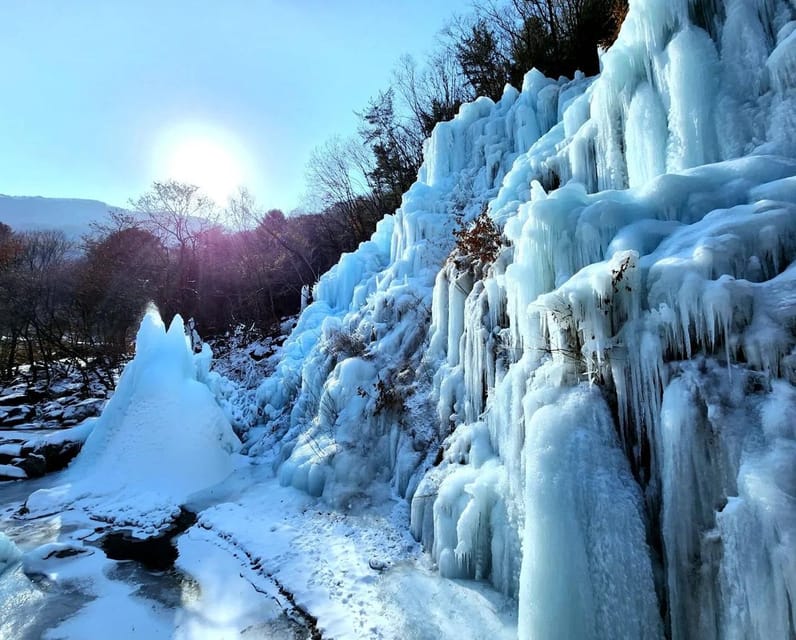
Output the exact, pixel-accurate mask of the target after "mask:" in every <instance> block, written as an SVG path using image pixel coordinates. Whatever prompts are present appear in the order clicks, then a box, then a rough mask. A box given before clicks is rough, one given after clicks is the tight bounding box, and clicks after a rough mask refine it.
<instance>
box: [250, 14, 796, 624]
mask: <svg viewBox="0 0 796 640" xmlns="http://www.w3.org/2000/svg"><path fill="white" fill-rule="evenodd" d="M630 5H631V8H630V12H629V14H628V18H627V20H626V23H625V25H624V27H623V29H622V32H621V35H620V37H619V40H618V41H617V43H616V44H615V45H614V46H613V47H612V48H611V49H610V50H609V51H608V52H607V53H606V54H605V55H604V58H603V72H602V74H601V75H600V76H599V78H597V79H596V80H590V79H584V78H576V79H575V80H574V81H572V82H568V81H565V80H561V81H552V80H549V79H545V78H543V77H542V76H541V75H540V74H538V73H536V72H531V73H529V74H528V75H527V77H526V79H525V83H524V86H523V87H522V91H516V90H514V89H511V88H507V90H506V92H505V94H504V96H503V98H502V99H501V100H500V101H499V102H498V103H496V104H495V103H492V102H491V101H490V100H487V99H483V98H482V99H479V100H477V101H476V102H474V103H473V104H470V105H465V106H464V107H462V109H461V111H460V113H459V115H458V116H457V118H456V119H454V120H453V121H452V122H449V123H444V124H441V125H438V126H437V128H436V129H435V131H434V134H433V136H432V138H431V140H430V141H429V142H428V145H427V148H426V153H425V163H424V165H423V168H422V169H421V172H420V175H419V176H418V181H417V183H416V184H415V185H414V186H413V187H412V188H411V189H410V190H409V192H407V194H406V195H405V196H404V200H403V203H402V206H401V208H400V209H399V210H398V211H397V212H396V214H395V216H392V217H389V218H387V219H386V220H385V221H384V222H383V223H382V224H381V226H380V228H379V230H378V231H377V233H376V234H375V236H374V238H373V240H372V241H371V242H369V243H366V244H364V245H362V246H361V247H360V248H359V250H358V251H356V252H355V253H353V254H350V255H346V256H344V257H343V258H342V259H341V261H340V263H339V264H338V265H337V266H336V267H335V268H334V269H333V270H332V271H330V272H329V273H328V274H326V275H325V276H324V277H323V278H322V279H321V281H320V282H319V284H318V285H317V286H316V289H315V292H314V293H315V295H314V300H315V302H314V303H313V304H312V305H310V306H309V307H308V308H307V310H306V311H305V312H304V313H303V315H302V316H301V318H300V320H299V323H298V325H297V327H296V329H295V330H294V332H293V334H292V335H291V337H290V338H289V339H288V341H287V343H286V344H285V347H284V350H283V359H282V361H281V362H280V363H279V365H278V366H277V369H276V372H275V374H274V375H273V376H272V377H271V378H269V379H267V380H266V381H264V383H263V384H262V385H261V387H260V389H259V390H258V406H259V413H260V414H261V416H262V418H261V420H260V422H261V423H262V426H263V428H260V429H254V430H253V431H252V432H251V433H252V435H251V437H250V438H249V440H248V441H247V442H246V443H245V446H246V448H247V450H248V451H250V452H251V453H252V454H255V455H257V454H262V455H266V454H267V455H269V456H271V455H275V456H276V464H277V466H278V470H279V477H280V479H281V481H282V482H283V484H286V485H292V486H294V487H296V488H298V489H301V490H304V491H307V492H309V493H310V494H312V495H317V496H323V498H324V499H325V500H326V501H327V502H328V503H330V504H332V505H336V506H338V507H342V508H345V507H346V506H348V505H350V504H352V503H356V501H358V500H362V499H367V496H368V495H369V494H370V493H371V492H373V491H375V490H376V487H379V486H382V484H383V483H385V482H387V483H391V485H392V486H393V488H394V489H395V490H396V491H397V492H398V493H399V494H400V495H402V496H405V497H406V498H407V499H408V500H411V503H412V522H411V528H412V532H413V533H414V534H415V536H416V537H417V538H418V539H420V540H421V541H422V542H423V544H424V546H425V548H426V549H427V550H428V551H429V553H430V554H431V556H432V558H433V559H434V561H435V562H436V563H437V565H438V567H439V570H440V572H441V574H442V575H443V576H447V577H452V578H477V579H486V580H489V581H491V582H492V584H494V585H495V586H496V587H497V588H498V589H500V590H502V591H503V592H504V593H506V594H508V595H511V596H513V597H516V601H517V608H518V615H519V635H520V637H523V638H572V637H578V638H607V637H612V638H657V637H661V636H662V635H663V634H664V632H665V631H666V632H668V633H670V634H671V637H673V638H693V637H700V638H719V637H722V638H742V637H743V638H760V639H761V640H762V639H765V638H775V637H777V638H779V637H789V636H791V635H793V634H794V633H795V632H796V620H795V619H794V613H793V610H792V606H791V604H790V603H792V602H793V601H794V599H795V598H796V564H794V558H796V503H795V502H794V500H795V499H794V496H795V495H796V484H794V476H793V473H792V470H793V469H794V468H796V391H795V390H794V383H796V334H795V333H794V331H795V330H796V262H795V259H796V158H795V157H794V156H796V146H795V145H796V116H794V114H796V40H794V33H796V22H794V18H796V15H795V13H796V11H795V10H794V7H793V5H792V4H791V3H788V2H785V1H784V0H727V1H726V2H719V1H712V0H711V1H708V0H690V1H689V0H677V1H674V2H673V1H671V0H636V1H635V2H633V1H631V3H630ZM559 184H560V185H562V186H560V187H559V188H556V187H557V185H559ZM483 210H486V211H487V212H488V214H489V215H490V216H491V217H492V219H493V220H494V221H495V222H496V223H497V224H498V225H500V227H501V229H502V231H503V234H504V238H505V245H506V246H505V247H504V249H503V250H502V252H501V254H500V256H499V257H498V259H497V260H496V261H495V263H494V264H493V265H491V267H490V268H488V269H487V270H486V273H485V274H484V273H481V272H479V270H475V271H474V270H467V269H462V268H459V267H457V265H456V264H455V263H454V262H453V261H450V260H446V257H447V256H448V254H449V252H450V251H451V250H452V249H453V247H454V241H455V239H454V236H453V234H452V231H453V230H454V229H455V228H456V227H457V226H458V225H459V224H460V221H464V223H466V222H467V221H469V220H472V219H474V218H475V217H476V216H477V215H478V214H479V213H480V212H481V211H483ZM264 433H265V434H266V435H263V434H264ZM462 615H466V612H464V611H463V612H462Z"/></svg>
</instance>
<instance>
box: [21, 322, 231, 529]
mask: <svg viewBox="0 0 796 640" xmlns="http://www.w3.org/2000/svg"><path fill="white" fill-rule="evenodd" d="M135 347H136V353H135V358H134V359H133V360H132V361H131V362H130V363H129V364H128V365H127V366H126V367H125V369H124V372H123V373H122V376H121V378H120V379H119V383H118V385H117V388H116V391H115V392H114V394H113V396H112V397H111V399H110V400H109V401H108V404H107V406H106V407H105V409H104V411H103V412H102V415H101V416H100V417H99V418H98V419H97V420H96V423H95V425H94V427H93V429H92V431H91V433H90V435H89V436H88V438H87V439H86V442H85V445H84V446H83V449H82V451H81V452H80V454H79V455H78V456H77V458H75V460H74V461H73V462H72V464H71V465H70V466H69V468H68V469H67V471H66V472H65V476H64V477H63V480H64V483H65V484H63V485H62V486H60V487H57V488H55V489H47V490H40V491H37V492H36V493H34V494H33V495H32V496H31V497H30V498H29V499H28V502H27V506H28V508H29V509H30V510H31V512H33V513H34V514H36V513H41V512H49V511H54V510H57V509H59V508H62V507H63V505H72V504H76V503H77V504H79V505H80V506H81V507H83V508H85V509H87V510H88V511H89V512H90V514H91V515H93V516H97V517H100V518H103V519H105V520H109V521H112V522H116V523H117V524H127V525H131V526H133V527H136V528H137V529H139V530H141V531H142V532H143V533H151V532H153V531H154V530H157V529H159V528H160V527H162V526H164V525H167V524H169V522H170V521H171V519H172V518H173V516H174V515H175V514H176V513H179V507H180V505H181V504H183V503H184V501H185V500H186V498H187V497H188V496H189V495H190V494H191V493H194V492H196V491H199V490H200V489H204V488H206V487H208V486H211V485H213V484H215V483H218V482H220V481H221V480H223V479H224V478H225V477H227V476H228V475H229V474H230V473H231V472H232V470H233V460H232V453H233V452H235V451H237V450H238V449H239V448H240V442H239V441H238V438H237V436H235V434H234V433H233V431H232V427H231V426H230V424H229V422H228V420H227V418H226V417H225V416H224V414H223V412H222V410H221V409H220V408H219V406H218V404H217V403H216V400H215V398H214V396H213V393H211V391H210V389H209V388H208V387H207V385H205V384H204V383H203V382H201V381H200V379H201V378H202V376H203V373H204V372H205V371H206V369H207V367H208V366H209V357H210V355H211V354H210V353H209V349H207V348H205V351H203V353H202V354H200V356H197V357H195V356H194V354H193V352H192V350H191V346H190V340H189V338H188V337H187V336H186V335H185V330H184V326H183V321H182V319H181V318H180V317H179V316H175V317H174V319H173V320H172V322H171V325H170V326H169V329H168V331H167V330H166V327H165V326H164V324H163V321H162V320H161V319H160V315H159V314H158V312H157V310H155V309H151V310H150V311H148V312H147V314H146V315H145V316H144V318H143V320H142V321H141V326H140V328H139V330H138V335H137V337H136V345H135Z"/></svg>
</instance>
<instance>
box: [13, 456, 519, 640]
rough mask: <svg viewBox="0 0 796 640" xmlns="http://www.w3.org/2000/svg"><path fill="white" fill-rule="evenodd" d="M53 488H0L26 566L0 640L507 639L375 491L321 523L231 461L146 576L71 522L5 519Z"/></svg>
mask: <svg viewBox="0 0 796 640" xmlns="http://www.w3.org/2000/svg"><path fill="white" fill-rule="evenodd" d="M58 484H59V475H57V474H56V475H54V476H51V477H49V478H44V479H41V480H34V481H26V482H17V483H5V484H3V485H0V500H2V509H1V510H0V531H3V532H4V533H5V534H7V535H8V536H9V537H10V538H11V539H12V540H14V542H15V543H16V544H17V546H18V547H19V549H20V551H22V552H23V554H24V555H23V559H22V560H21V561H19V562H17V563H16V564H14V565H13V566H11V567H10V568H9V569H8V570H7V571H6V572H4V573H3V574H2V576H0V637H2V638H9V639H12V638H13V639H17V638H18V639H27V638H30V639H33V638H42V637H43V638H81V639H84V638H105V637H114V638H125V637H130V638H133V637H138V638H140V637H146V638H234V637H245V638H280V639H281V638H306V637H324V638H338V639H339V638H362V637H368V638H412V639H419V640H423V639H426V638H428V639H431V638H446V637H447V638H454V637H455V638H478V637H495V638H514V637H516V617H515V615H514V613H513V612H514V610H515V607H516V603H513V602H512V601H510V600H507V599H505V598H503V597H502V596H500V595H498V594H497V593H496V592H494V591H493V590H492V589H491V588H489V587H488V586H486V585H484V584H481V583H477V582H471V581H455V580H446V579H444V578H441V577H439V575H438V574H437V573H436V572H435V571H433V568H432V567H431V566H430V565H429V563H428V559H427V557H426V556H424V555H423V554H422V553H421V552H420V549H419V548H418V546H417V545H416V544H415V542H414V541H413V540H412V538H411V537H410V536H408V534H407V533H406V531H407V525H406V521H408V510H407V506H406V504H405V503H403V502H401V501H396V500H394V499H390V497H389V494H388V492H387V490H386V489H385V495H383V496H379V497H378V498H379V500H378V502H382V501H383V502H384V505H385V506H379V507H374V506H371V505H370V503H369V501H363V502H362V504H360V505H351V508H350V510H349V511H348V512H347V513H342V512H339V511H330V510H328V509H327V508H326V507H324V506H322V504H321V503H318V502H317V501H316V500H315V499H313V498H310V497H308V496H306V495H305V494H302V493H300V492H298V491H296V490H294V489H291V488H285V487H281V486H279V484H278V483H277V482H276V480H275V479H274V478H273V477H272V476H271V475H270V472H268V468H267V465H262V466H258V465H250V464H248V461H246V460H244V459H241V460H240V466H239V467H238V468H237V470H236V471H235V472H234V473H233V475H232V476H231V477H230V478H229V479H227V480H226V481H225V482H223V483H221V484H220V485H217V486H216V487H214V488H212V489H209V490H206V491H203V492H201V493H199V494H196V495H195V496H194V497H193V498H192V499H191V500H190V501H189V506H190V507H191V508H192V509H195V510H197V511H198V512H199V518H198V522H197V524H196V525H195V526H193V527H191V528H190V529H188V531H187V532H186V533H185V534H183V535H182V536H180V537H179V538H178V548H179V551H180V556H179V558H178V560H177V563H176V568H175V569H174V570H170V571H166V572H153V571H149V570H147V569H145V568H144V567H142V566H141V565H140V564H138V563H137V562H133V561H114V560H109V559H107V558H106V557H105V555H104V553H103V552H102V550H101V549H100V548H99V547H97V546H94V545H93V544H92V541H94V542H96V538H97V536H96V534H94V528H95V527H98V526H101V523H97V522H90V521H88V520H87V518H86V516H85V515H84V514H82V513H78V512H76V511H66V512H64V513H60V514H58V515H53V516H46V517H41V518H36V519H24V518H19V517H14V514H15V513H16V512H17V511H18V509H19V507H20V506H21V504H22V503H23V502H24V500H25V499H26V498H27V496H28V495H29V494H30V493H32V492H33V491H34V490H37V489H41V488H45V487H51V486H57V485H58ZM374 502H376V501H375V500H374ZM42 545H49V546H44V547H43V546H42ZM71 553H76V555H69V554H71ZM58 555H63V556H64V557H57V556H58ZM48 556H49V557H48ZM26 572H27V574H26ZM35 574H39V575H35Z"/></svg>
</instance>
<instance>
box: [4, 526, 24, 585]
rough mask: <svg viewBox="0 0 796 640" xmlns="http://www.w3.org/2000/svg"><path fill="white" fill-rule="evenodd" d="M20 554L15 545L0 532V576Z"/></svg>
mask: <svg viewBox="0 0 796 640" xmlns="http://www.w3.org/2000/svg"><path fill="white" fill-rule="evenodd" d="M21 556H22V554H21V553H20V551H19V549H18V548H17V545H15V544H14V541H13V540H11V539H10V538H9V537H8V536H7V535H6V534H4V533H2V532H0V576H1V575H3V573H5V572H6V571H7V570H8V568H9V567H11V566H12V565H13V564H14V563H15V562H16V561H17V560H19V558H20V557H21Z"/></svg>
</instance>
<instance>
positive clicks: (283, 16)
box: [0, 0, 469, 211]
mask: <svg viewBox="0 0 796 640" xmlns="http://www.w3.org/2000/svg"><path fill="white" fill-rule="evenodd" d="M468 7H469V2H467V0H394V1H392V2H388V1H387V0H371V1H367V0H325V1H324V0H292V1H290V0H225V1H220V0H214V1H211V0H208V1H203V0H168V1H154V0H71V1H69V2H64V1H60V0H52V1H47V0H30V1H23V0H0V82H2V87H3V89H2V92H0V193H2V194H6V195H39V196H46V197H60V198H90V199H97V200H102V201H105V202H107V203H108V204H111V205H114V206H124V205H125V204H127V202H128V200H129V199H131V198H134V197H136V196H138V195H140V194H141V193H143V192H145V191H146V190H147V188H148V187H149V185H151V183H152V181H154V180H163V179H166V178H175V179H179V180H183V181H187V182H194V183H198V184H199V186H200V187H203V188H204V190H205V191H206V192H208V194H209V195H211V196H213V197H215V198H216V199H221V198H223V197H224V194H225V193H228V192H229V191H232V190H234V188H235V187H236V186H237V185H238V184H243V185H245V186H247V187H248V188H249V189H250V190H251V191H252V192H253V194H254V195H255V197H256V198H257V200H258V202H260V204H262V205H264V206H266V207H268V208H271V207H278V208H281V209H283V210H285V211H290V210H292V209H294V208H295V207H297V206H299V205H300V203H301V200H302V194H303V192H304V167H305V165H306V162H307V160H308V158H309V155H310V153H311V151H312V149H313V148H314V147H316V146H319V145H321V144H322V143H323V142H324V141H326V140H327V139H329V138H330V137H332V136H334V135H343V136H347V135H353V134H355V132H356V124H357V120H356V116H355V115H354V111H355V110H361V109H362V108H363V107H365V106H366V105H367V102H368V99H369V98H370V97H371V96H374V95H375V94H376V93H377V92H378V91H379V90H380V89H383V88H385V87H386V86H387V84H388V82H389V79H390V73H391V70H392V68H393V67H394V65H395V63H396V62H397V60H398V58H399V57H400V56H401V55H403V54H405V53H409V54H411V55H414V56H415V57H417V58H422V56H423V54H424V53H425V52H427V51H428V50H430V49H431V48H432V46H433V42H434V37H435V34H436V33H437V32H438V31H439V29H441V28H442V27H443V26H444V25H445V23H446V21H447V20H448V19H449V18H450V16H451V15H452V14H453V13H455V12H464V11H466V10H467V9H468ZM202 183H203V184H202Z"/></svg>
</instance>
